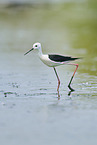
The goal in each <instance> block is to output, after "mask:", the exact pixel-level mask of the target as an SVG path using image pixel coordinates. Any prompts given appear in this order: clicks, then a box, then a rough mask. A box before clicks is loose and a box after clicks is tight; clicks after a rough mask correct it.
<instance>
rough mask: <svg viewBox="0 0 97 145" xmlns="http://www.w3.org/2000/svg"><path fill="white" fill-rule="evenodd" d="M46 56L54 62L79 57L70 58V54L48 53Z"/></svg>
mask: <svg viewBox="0 0 97 145" xmlns="http://www.w3.org/2000/svg"><path fill="white" fill-rule="evenodd" d="M48 57H49V59H50V60H52V61H56V62H64V61H73V60H76V59H79V58H72V57H70V56H62V55H57V54H49V55H48Z"/></svg>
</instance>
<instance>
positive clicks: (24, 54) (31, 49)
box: [24, 48, 34, 55]
mask: <svg viewBox="0 0 97 145" xmlns="http://www.w3.org/2000/svg"><path fill="white" fill-rule="evenodd" d="M33 49H34V48H31V49H30V50H29V51H27V52H26V53H25V54H24V55H26V54H28V53H29V52H30V51H32V50H33Z"/></svg>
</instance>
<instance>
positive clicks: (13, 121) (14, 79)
mask: <svg viewBox="0 0 97 145" xmlns="http://www.w3.org/2000/svg"><path fill="white" fill-rule="evenodd" d="M96 13H97V10H96V5H95V3H93V2H91V1H90V3H81V4H78V3H69V4H67V3H65V4H62V5H61V4H59V5H38V6H37V5H34V6H33V5H32V6H30V7H29V6H27V7H26V6H25V7H22V6H18V7H10V8H9V7H5V8H2V9H0V34H1V37H0V142H1V144H2V145H5V144H10V145H17V144H23V145H26V144H29V145H30V144H31V145H32V144H35V145H38V144H42V145H45V144H46V145H49V144H50V145H59V144H64V143H65V144H67V145H75V144H79V145H82V144H85V145H91V144H97V139H96V136H97V125H96V122H97V48H96V46H97V40H96V39H97V38H96V37H95V36H96V34H97V33H96V31H97V29H96V27H97V25H96V23H97V17H96ZM36 41H39V42H41V43H42V47H43V52H44V53H61V54H63V55H71V56H76V57H82V59H81V60H80V61H76V63H79V68H78V71H77V73H76V75H75V78H74V80H73V82H72V87H73V88H74V89H75V91H74V92H72V93H71V94H70V95H69V96H68V93H69V89H68V87H67V86H68V82H69V80H70V78H71V76H72V74H73V71H74V69H75V68H74V67H73V66H67V65H64V66H60V67H57V71H58V74H59V76H60V80H61V86H60V91H59V94H60V99H59V98H58V94H57V90H56V88H57V79H56V76H55V74H54V71H53V69H52V68H49V67H47V66H45V65H44V64H42V62H41V61H40V60H39V58H38V57H37V56H36V54H35V53H34V52H33V53H30V54H29V55H27V56H24V53H25V52H26V51H27V50H29V49H30V48H31V47H32V43H34V42H36Z"/></svg>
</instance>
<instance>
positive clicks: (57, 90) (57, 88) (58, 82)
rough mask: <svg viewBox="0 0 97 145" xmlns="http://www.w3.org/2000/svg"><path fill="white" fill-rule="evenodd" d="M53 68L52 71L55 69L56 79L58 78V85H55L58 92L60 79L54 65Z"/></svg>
mask: <svg viewBox="0 0 97 145" xmlns="http://www.w3.org/2000/svg"><path fill="white" fill-rule="evenodd" d="M53 68H54V71H55V74H56V77H57V79H58V87H57V91H58V92H59V87H60V79H59V77H58V74H57V71H56V69H55V67H53Z"/></svg>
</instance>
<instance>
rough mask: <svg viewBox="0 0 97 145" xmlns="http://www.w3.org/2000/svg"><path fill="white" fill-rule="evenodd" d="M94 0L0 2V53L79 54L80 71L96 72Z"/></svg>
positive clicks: (96, 4) (96, 13) (2, 0)
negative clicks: (35, 48) (38, 47)
mask: <svg viewBox="0 0 97 145" xmlns="http://www.w3.org/2000/svg"><path fill="white" fill-rule="evenodd" d="M96 35H97V1H95V0H67V1H64V0H63V1H58V0H51V1H49V0H45V1H43V0H37V1H33V0H28V1H27V0H25V1H23V0H22V1H10V0H1V1H0V52H10V53H11V52H14V51H18V52H22V53H23V52H25V51H26V50H28V49H30V48H31V47H32V44H33V43H34V42H37V41H39V42H40V43H42V46H43V52H45V53H48V52H51V53H53V52H56V53H62V54H64V55H73V56H76V57H83V59H82V60H81V62H80V63H81V65H80V70H79V72H81V73H88V74H90V75H97V36H96Z"/></svg>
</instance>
